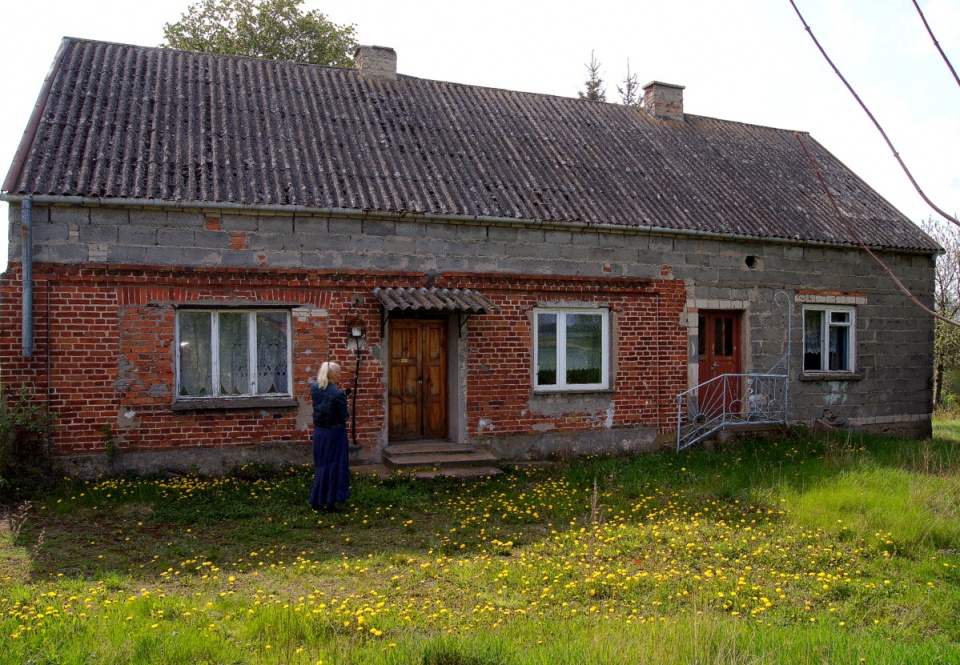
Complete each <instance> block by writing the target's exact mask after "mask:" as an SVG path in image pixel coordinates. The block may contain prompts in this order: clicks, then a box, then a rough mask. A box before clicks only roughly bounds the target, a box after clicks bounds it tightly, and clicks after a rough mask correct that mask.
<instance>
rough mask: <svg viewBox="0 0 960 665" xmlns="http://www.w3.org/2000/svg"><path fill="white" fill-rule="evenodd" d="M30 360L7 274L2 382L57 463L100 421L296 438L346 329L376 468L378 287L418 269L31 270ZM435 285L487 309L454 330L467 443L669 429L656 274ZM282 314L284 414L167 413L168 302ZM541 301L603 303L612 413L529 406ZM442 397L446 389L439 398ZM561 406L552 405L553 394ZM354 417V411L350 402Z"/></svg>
mask: <svg viewBox="0 0 960 665" xmlns="http://www.w3.org/2000/svg"><path fill="white" fill-rule="evenodd" d="M34 277H35V318H34V327H35V352H34V355H33V357H32V358H23V357H22V356H21V355H20V353H19V351H20V331H21V309H20V302H19V294H20V266H19V264H12V265H11V266H10V269H9V270H8V271H7V272H6V273H5V274H4V275H3V277H2V282H0V289H2V292H3V294H4V298H3V301H2V308H0V316H2V321H0V322H2V326H3V331H4V332H3V335H2V340H0V349H2V354H3V355H2V358H0V361H2V366H3V369H4V375H3V382H4V387H5V389H6V390H7V391H9V392H10V393H15V392H16V391H17V390H18V389H19V387H20V385H27V386H29V388H30V390H31V391H32V392H33V394H34V395H35V397H36V398H37V399H41V400H48V401H49V408H50V410H51V411H53V412H54V413H56V414H57V427H56V431H55V434H54V437H53V442H54V450H55V452H57V453H59V454H84V453H102V452H104V438H103V432H102V429H101V428H102V427H103V426H105V425H108V426H110V428H111V430H112V432H113V435H114V437H115V439H116V441H117V443H118V445H119V448H120V450H121V451H129V450H148V449H167V448H183V447H210V446H248V445H256V444H261V443H266V442H270V443H276V442H290V443H302V444H306V443H308V442H309V440H310V431H311V419H310V404H309V392H308V387H309V385H310V384H311V383H312V382H313V380H314V377H315V375H316V371H317V369H318V367H319V365H320V363H321V362H323V361H324V360H335V361H337V362H339V363H340V364H341V365H343V368H344V373H343V376H344V379H343V381H344V383H343V387H346V386H351V387H352V386H353V385H354V374H355V368H356V354H355V351H354V350H353V349H352V348H349V347H348V343H347V342H348V332H347V323H348V322H359V323H360V324H361V325H362V326H363V327H364V328H365V332H366V337H365V344H364V346H363V347H362V348H363V350H362V354H361V369H360V376H359V380H358V387H359V391H358V399H357V402H356V412H357V416H358V417H357V423H356V440H357V443H358V444H359V445H360V447H361V452H360V455H361V456H362V457H364V458H367V459H377V458H378V455H379V448H380V447H381V446H382V445H384V444H385V427H384V423H385V420H386V411H385V409H386V384H385V379H384V376H385V374H384V366H383V363H382V361H381V347H382V342H383V340H382V338H381V314H380V311H381V310H380V305H379V303H378V302H377V301H376V300H375V298H374V297H373V295H372V293H371V290H372V289H373V288H374V287H376V286H382V285H384V284H389V285H393V286H421V285H423V284H424V283H425V281H426V278H425V276H424V275H422V274H419V273H380V272H363V271H343V272H333V271H327V272H317V271H305V270H286V271H284V270H276V269H274V270H251V269H221V268H209V269H205V268H181V269H177V270H171V269H166V268H147V267H142V266H140V267H133V266H115V265H106V264H101V265H86V266H69V265H55V264H54V265H51V264H37V265H35V266H34ZM433 279H434V283H435V284H436V285H437V286H447V287H451V288H453V287H460V288H475V289H479V290H481V291H482V292H483V293H484V294H485V295H486V296H487V297H488V298H490V299H491V300H492V301H494V302H495V303H497V304H498V306H499V307H500V310H499V311H498V312H494V313H490V314H486V315H480V316H475V317H473V318H471V319H470V321H469V323H468V325H467V326H466V327H465V334H466V336H467V337H466V348H467V355H466V358H464V359H463V361H462V367H461V370H460V371H462V372H464V373H465V385H466V405H467V406H466V412H465V414H462V415H459V416H458V415H454V416H453V417H463V418H465V422H466V429H467V432H468V435H469V437H470V439H482V438H483V431H482V429H483V428H482V427H481V426H480V422H481V420H483V421H485V422H487V423H489V427H488V430H487V431H488V433H496V434H498V435H504V434H511V435H523V434H535V433H542V432H545V431H555V432H558V433H562V432H575V431H583V430H596V429H605V428H606V429H609V428H611V427H614V428H618V427H634V426H638V425H644V426H648V427H655V428H657V429H658V430H660V431H668V430H669V428H670V425H671V422H670V418H671V415H672V414H673V408H674V407H673V404H674V402H673V399H674V395H676V393H677V392H679V391H680V390H682V389H683V387H684V381H685V379H686V365H685V363H686V355H685V354H686V346H685V344H686V332H685V330H684V329H683V328H682V327H681V326H680V325H679V322H680V320H681V316H680V314H681V312H682V310H683V306H684V298H685V291H684V287H683V284H682V282H679V281H677V280H670V279H661V280H652V279H632V278H608V279H603V278H576V277H553V278H543V277H539V276H523V275H513V276H510V277H509V278H508V277H504V276H497V275H479V274H471V273H450V274H445V275H441V276H439V277H437V276H434V277H433ZM197 302H203V303H204V304H207V303H209V304H210V305H211V306H216V303H224V304H226V303H231V304H234V305H236V304H238V303H250V304H254V303H284V304H286V305H287V306H289V307H290V308H291V311H292V314H293V316H292V324H293V331H292V341H293V349H292V351H293V366H294V377H293V381H294V392H295V397H296V398H297V401H298V404H297V406H287V407H265V406H258V407H256V408H226V409H224V408H218V409H197V410H186V411H184V410H174V409H172V408H171V405H172V404H173V402H174V394H173V391H174V385H175V376H174V371H175V370H174V367H175V351H176V349H175V320H176V309H175V305H177V304H182V303H197ZM544 302H551V303H558V302H576V303H578V304H585V303H595V304H597V305H603V306H606V307H609V308H610V311H611V321H612V333H613V334H612V337H615V338H616V340H617V342H616V343H615V344H614V346H613V349H614V353H615V363H614V365H615V369H614V372H613V374H612V377H611V380H612V385H613V388H614V390H613V391H612V392H611V393H610V395H609V397H608V398H607V399H608V400H609V403H610V404H612V405H613V414H612V415H611V413H610V407H609V406H608V405H604V406H603V407H602V408H593V409H591V408H589V407H587V408H585V407H584V405H583V403H582V402H581V401H580V400H578V399H573V398H570V399H569V402H568V404H567V405H566V406H565V407H564V406H561V407H560V408H559V409H557V408H554V409H552V410H551V411H550V412H549V413H545V412H538V410H537V409H536V408H531V401H532V400H534V399H535V396H534V395H533V394H532V374H531V364H532V348H533V347H532V336H531V335H532V318H531V312H532V310H533V309H534V308H535V307H537V306H538V305H542V304H543V303H544ZM451 389H453V387H451ZM560 398H561V399H562V398H563V396H561V397H560ZM351 406H352V400H351Z"/></svg>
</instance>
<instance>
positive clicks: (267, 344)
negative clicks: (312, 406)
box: [257, 312, 290, 395]
mask: <svg viewBox="0 0 960 665" xmlns="http://www.w3.org/2000/svg"><path fill="white" fill-rule="evenodd" d="M287 386H288V382H287V315H286V313H285V312H268V313H264V314H257V394H258V395H266V394H269V393H288V392H290V389H289V388H288V387H287Z"/></svg>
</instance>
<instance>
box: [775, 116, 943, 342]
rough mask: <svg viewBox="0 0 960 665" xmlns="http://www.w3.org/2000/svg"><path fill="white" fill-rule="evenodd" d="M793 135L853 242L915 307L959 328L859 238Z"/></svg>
mask: <svg viewBox="0 0 960 665" xmlns="http://www.w3.org/2000/svg"><path fill="white" fill-rule="evenodd" d="M793 135H794V136H796V137H797V141H799V142H800V147H801V148H803V152H804V154H806V156H807V159H808V160H809V161H810V166H812V167H813V170H814V172H815V173H816V174H817V180H819V181H820V186H821V187H823V191H824V193H825V194H826V195H827V200H829V201H830V205H831V206H833V211H834V212H835V213H837V218H838V219H839V220H840V224H842V225H843V228H845V229H846V230H847V233H849V234H850V237H851V238H853V240H854V242H856V243H857V245H858V246H859V247H860V249H862V250H863V251H864V252H866V253H867V254H868V255H869V256H870V258H871V259H873V260H874V261H876V263H877V265H878V266H880V268H881V269H882V270H883V271H884V272H885V273H886V274H887V276H888V277H889V278H890V279H891V280H893V283H894V284H896V285H897V288H898V289H900V290H901V291H902V292H903V293H904V294H905V295H906V296H907V297H908V298H910V300H912V301H913V303H914V304H915V305H916V306H917V307H919V308H920V309H922V310H923V311H924V312H926V313H927V314H929V315H930V316H932V317H934V318H936V319H939V320H941V321H943V322H944V323H949V324H950V325H951V326H954V327H956V328H960V322H957V321H954V320H952V319H948V318H947V317H945V316H943V315H941V314H937V313H936V312H935V311H933V310H932V309H930V308H929V307H927V306H926V305H924V304H923V303H922V302H920V299H919V298H917V296H915V295H913V292H912V291H911V290H910V289H908V288H907V287H906V285H905V284H904V283H903V282H901V281H900V278H899V277H897V276H896V275H895V274H893V271H892V270H890V268H889V267H888V266H887V264H886V263H884V262H883V260H882V259H881V258H880V257H879V256H877V255H876V254H875V253H874V252H873V250H871V249H870V248H869V247H867V245H866V243H864V242H863V240H862V239H861V238H860V234H859V233H857V231H856V229H854V228H853V226H851V225H850V223H849V222H848V221H847V218H846V216H845V215H844V214H843V212H842V211H841V210H840V206H838V205H837V202H836V200H835V199H834V198H833V194H831V193H830V188H829V187H827V183H826V182H825V181H824V179H823V175H822V174H821V173H820V168H819V167H818V166H817V163H816V162H815V161H814V159H813V156H812V155H811V154H810V151H809V150H807V146H806V144H805V143H804V142H803V137H801V136H800V132H794V133H793Z"/></svg>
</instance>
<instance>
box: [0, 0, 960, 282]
mask: <svg viewBox="0 0 960 665" xmlns="http://www.w3.org/2000/svg"><path fill="white" fill-rule="evenodd" d="M795 2H796V3H797V6H798V7H799V8H800V10H801V11H802V12H803V13H804V17H805V18H806V20H807V23H808V24H810V26H811V28H812V29H813V31H814V33H815V34H816V35H817V37H818V38H819V40H820V41H821V43H822V44H823V45H824V47H825V48H826V50H827V53H828V54H829V55H830V56H831V57H832V58H833V60H834V62H836V63H837V66H838V67H839V68H840V70H841V71H842V72H843V74H844V75H845V76H846V77H847V79H848V80H849V81H850V83H851V84H852V85H853V87H854V88H855V89H856V90H857V92H858V93H859V94H860V96H861V97H862V98H863V100H864V101H865V102H866V103H867V105H868V106H869V107H870V109H871V110H872V111H873V113H874V115H875V116H876V117H877V119H878V120H879V121H880V123H881V124H882V125H883V127H884V129H885V130H886V131H887V134H888V135H889V136H890V138H891V140H892V141H893V143H894V145H895V146H896V148H897V149H898V150H899V152H900V155H901V157H902V158H903V159H904V160H905V161H906V163H907V166H908V167H910V168H911V170H912V171H913V173H914V176H915V177H916V178H917V180H918V182H919V183H920V185H921V187H923V189H924V191H925V192H926V193H927V194H928V196H929V197H930V198H931V199H932V200H933V201H934V202H935V203H936V204H937V205H939V206H940V207H942V208H944V209H945V210H946V211H947V212H950V213H954V211H956V210H957V209H958V208H960V168H958V165H957V155H960V86H958V85H957V84H956V82H955V81H954V79H953V77H952V75H951V74H950V72H949V70H948V69H947V67H946V65H945V64H944V63H943V61H942V60H941V59H940V55H939V54H938V53H937V51H936V49H935V48H934V46H933V43H932V42H931V40H930V38H929V36H928V35H927V33H926V31H925V30H924V28H923V24H922V23H921V22H920V18H919V16H918V15H917V13H916V10H915V9H914V7H913V4H912V2H911V0H795ZM189 4H190V2H189V0H154V1H153V2H145V3H140V2H131V1H130V0H32V1H24V0H20V1H17V2H13V1H12V0H7V2H6V3H5V5H6V6H5V8H4V9H3V14H2V16H3V23H4V28H5V29H4V32H3V39H0V63H2V67H3V71H4V74H5V85H4V93H3V98H2V103H0V176H3V175H5V174H6V171H7V169H8V168H9V165H10V163H11V162H12V161H13V154H14V152H15V150H16V148H17V145H18V143H19V141H20V137H21V135H22V132H23V129H24V128H25V127H26V124H27V119H28V117H29V115H30V113H31V111H32V109H33V105H34V104H35V102H36V98H37V93H38V92H39V90H40V86H41V84H42V82H43V79H44V77H45V75H46V73H47V71H48V70H49V68H50V64H51V62H52V60H53V56H54V54H55V53H56V50H57V48H58V46H59V43H60V39H61V38H62V37H64V36H71V37H86V38H91V39H101V40H107V41H115V42H122V43H128V44H141V45H156V44H159V43H160V42H161V41H162V39H163V24H164V23H167V22H174V21H176V20H178V19H179V18H180V16H181V14H182V13H183V12H184V11H185V10H186V8H187V6H188V5H189ZM920 6H921V7H922V9H923V11H924V13H925V15H926V17H927V20H928V21H929V22H930V24H931V26H932V28H933V30H934V33H935V35H936V37H937V39H938V40H939V42H940V45H941V46H942V47H943V49H944V50H945V51H946V53H947V55H948V56H949V57H950V58H951V59H952V60H953V62H954V66H955V67H960V3H958V2H956V0H921V1H920ZM304 7H305V8H308V9H319V10H320V11H322V12H324V13H325V14H327V16H328V17H329V18H330V19H331V20H332V21H334V22H336V23H341V24H343V23H353V24H355V25H356V28H357V37H358V40H359V41H360V43H363V44H376V45H380V46H391V47H393V48H394V49H396V51H397V54H398V70H399V71H400V73H401V74H409V75H411V76H419V77H422V78H428V79H438V80H446V81H456V82H459V83H466V84H472V85H482V86H489V87H496V88H505V89H510V90H523V91H529V92H541V93H548V94H554V95H564V96H571V97H573V96H576V93H577V90H578V89H580V88H581V87H582V85H583V81H584V79H585V78H586V70H585V68H584V64H585V63H586V62H587V61H588V60H589V59H590V52H591V50H593V51H595V54H596V57H597V60H598V61H599V62H600V63H601V65H602V75H603V76H604V78H605V80H606V84H607V99H609V100H616V99H617V94H616V85H617V83H618V82H620V81H622V78H623V76H624V74H625V72H626V64H627V59H629V60H630V69H631V71H633V72H635V73H636V74H637V78H638V80H639V82H640V84H641V85H643V84H645V83H647V82H649V81H651V80H659V81H665V82H668V83H676V84H680V85H684V86H686V90H685V91H684V107H685V110H686V111H687V112H689V113H693V114H696V115H704V116H711V117H716V118H723V119H727V120H737V121H741V122H747V123H755V124H760V125H767V126H771V127H778V128H784V129H799V130H805V131H809V132H810V133H811V134H812V135H813V137H814V138H816V139H817V140H818V141H819V142H820V143H822V144H823V145H824V146H826V148H827V149H829V150H830V151H832V152H833V153H834V154H835V155H836V156H837V157H838V158H840V159H841V160H842V161H843V162H844V163H846V164H847V166H849V167H850V168H852V169H853V170H854V171H855V172H856V173H857V174H858V175H860V176H861V177H862V178H863V179H864V180H866V181H867V183H869V184H870V185H871V186H873V187H874V188H875V189H877V190H878V191H879V192H880V193H881V194H882V195H883V196H885V197H886V198H887V199H888V200H889V201H891V202H892V203H893V204H894V205H895V206H897V207H898V208H899V209H900V210H902V211H903V212H904V213H905V214H906V215H907V216H908V217H910V218H911V219H913V220H914V221H920V220H923V219H926V218H927V217H929V216H931V215H932V216H936V215H935V213H934V212H933V211H932V210H931V209H929V208H928V207H927V205H926V204H925V203H924V202H923V201H922V200H921V199H920V197H919V195H917V194H916V193H915V192H914V190H913V188H912V186H911V185H910V184H909V182H908V181H907V179H906V177H905V176H904V175H903V173H902V171H901V170H900V167H899V165H897V163H896V162H895V160H894V158H893V157H892V156H891V155H890V151H889V150H888V149H887V147H886V145H885V144H884V143H883V140H882V138H881V137H880V135H879V133H878V132H877V131H876V129H875V128H874V127H873V125H872V124H871V123H870V122H869V120H868V118H867V117H866V115H865V114H864V113H863V111H862V110H861V109H860V108H859V106H858V105H857V104H856V102H855V100H854V99H853V97H852V96H851V95H850V94H849V93H848V92H847V91H846V89H845V88H844V87H843V85H842V83H841V82H840V81H839V79H838V78H837V77H836V75H835V74H834V73H833V71H832V70H831V69H830V68H829V66H828V65H827V63H826V61H824V60H823V58H822V56H821V55H820V53H819V52H818V51H817V50H816V47H815V46H814V44H813V42H812V40H811V39H810V37H809V36H808V35H807V33H806V32H805V31H804V29H803V26H802V25H801V23H800V21H799V19H798V18H797V16H796V14H795V13H794V11H793V8H792V7H791V6H790V3H789V1H788V0H633V2H630V3H628V2H625V1H624V0H592V1H590V2H584V1H583V0H580V1H578V2H563V1H562V0H552V1H550V2H546V1H538V2H529V1H525V0H484V1H482V2H469V3H468V2H450V0H362V1H357V0H350V1H349V2H348V1H346V0H333V1H329V2H322V1H321V0H306V2H305V3H304ZM0 215H2V219H6V217H7V211H6V204H3V205H2V210H0ZM6 235H7V226H6V224H0V243H2V244H3V245H4V246H5V245H6ZM5 265H6V252H4V251H0V266H5Z"/></svg>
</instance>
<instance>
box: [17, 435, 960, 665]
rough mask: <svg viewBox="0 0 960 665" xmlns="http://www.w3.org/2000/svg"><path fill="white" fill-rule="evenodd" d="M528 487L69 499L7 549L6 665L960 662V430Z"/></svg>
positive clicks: (698, 455) (704, 459) (697, 458)
mask: <svg viewBox="0 0 960 665" xmlns="http://www.w3.org/2000/svg"><path fill="white" fill-rule="evenodd" d="M935 434H936V436H935V438H934V439H932V440H928V441H921V442H914V441H899V440H895V439H887V438H882V437H870V436H863V435H859V434H841V435H836V436H831V437H826V438H810V437H806V436H793V437H789V438H784V439H782V440H777V441H750V442H745V443H740V444H735V445H730V446H727V447H725V448H722V449H718V450H716V451H714V452H708V451H703V450H695V451H691V452H688V453H685V454H682V455H673V454H668V453H665V454H655V455H645V456H639V457H632V458H590V459H580V460H574V461H571V462H569V463H566V464H561V465H557V466H554V467H549V468H539V469H532V468H531V469H526V468H509V467H508V468H507V469H506V470H507V473H506V474H505V475H504V476H500V477H498V478H492V479H487V480H481V481H472V482H466V483H460V482H454V481H436V482H418V481H413V480H411V479H409V478H405V477H400V476H396V477H391V478H389V479H387V480H382V481H381V480H376V479H370V478H354V481H353V486H352V489H353V499H352V502H351V505H350V508H349V510H348V511H347V512H346V513H343V514H337V515H327V514H316V513H314V512H313V511H311V510H310V509H309V507H308V506H307V505H306V497H307V494H308V489H309V483H310V480H311V473H310V469H309V468H294V469H283V470H270V469H264V468H254V467H249V468H248V469H246V470H245V471H244V472H243V473H240V474H238V476H237V477H230V478H222V479H212V478H173V479H161V478H116V479H103V480H100V481H97V482H87V483H81V482H65V483H63V484H61V485H60V486H59V487H58V488H56V489H55V490H53V491H51V492H50V493H48V494H47V495H45V496H43V497H42V498H40V499H39V500H37V501H36V502H35V503H34V505H33V507H32V509H31V512H30V514H29V517H28V519H27V521H26V523H25V524H24V526H23V527H22V528H21V529H20V530H19V531H18V532H16V531H15V530H14V531H11V530H9V529H7V530H6V531H0V662H2V663H6V662H10V663H129V662H137V663H312V664H315V663H317V662H318V661H322V662H323V663H325V664H330V663H337V664H341V663H343V664H345V663H373V664H378V663H383V664H399V663H422V664H424V665H488V664H489V665H499V664H510V665H513V664H517V665H524V664H528V663H529V664H534V663H537V664H539V663H543V664H547V663H549V664H551V665H552V664H557V663H559V664H564V663H570V664H573V663H590V664H591V665H593V664H597V663H657V664H659V663H671V664H672V663H678V664H679V663H716V664H720V663H723V664H727V663H745V664H746V663H778V664H779V663H811V664H812V663H825V662H829V663H859V662H865V663H921V662H922V663H935V662H944V663H948V662H960V618H958V617H960V440H958V438H957V437H958V436H960V425H958V423H956V422H954V421H942V422H938V423H937V424H936V429H935Z"/></svg>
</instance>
